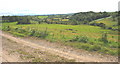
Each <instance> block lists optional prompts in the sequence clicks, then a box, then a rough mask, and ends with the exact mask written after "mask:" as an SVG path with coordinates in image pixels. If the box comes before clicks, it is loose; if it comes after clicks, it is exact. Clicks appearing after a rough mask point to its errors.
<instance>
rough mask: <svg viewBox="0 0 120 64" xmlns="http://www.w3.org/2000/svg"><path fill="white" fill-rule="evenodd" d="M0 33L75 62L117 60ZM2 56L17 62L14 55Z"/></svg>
mask: <svg viewBox="0 0 120 64" xmlns="http://www.w3.org/2000/svg"><path fill="white" fill-rule="evenodd" d="M0 35H1V36H3V37H4V38H7V39H10V40H12V41H14V42H17V43H19V44H22V45H23V46H29V47H31V48H34V49H40V50H43V51H47V52H48V53H50V54H53V55H58V56H60V57H64V58H67V59H74V60H75V61H76V62H117V58H116V57H112V56H106V57H105V56H101V55H98V57H95V56H94V54H93V57H92V55H91V54H87V53H88V52H86V54H84V53H83V52H82V51H81V52H80V51H78V53H81V54H76V53H75V52H74V51H70V50H69V49H68V51H64V50H63V49H62V47H61V49H58V48H59V46H58V45H57V46H58V48H56V47H54V46H53V47H52V46H51V47H50V46H49V45H51V44H52V43H51V44H50V43H49V44H45V42H44V45H41V44H43V43H41V44H36V43H34V41H30V40H27V39H22V38H17V37H13V36H12V35H9V34H5V33H1V34H0ZM63 47H64V46H63ZM64 49H65V48H64ZM66 50H67V49H66ZM69 51H70V52H69ZM5 52H6V51H3V53H5ZM3 56H4V57H3V60H4V61H12V62H13V61H14V62H17V60H14V57H13V58H11V57H10V56H7V55H5V54H4V55H3ZM5 57H7V58H5ZM5 59H9V60H5Z"/></svg>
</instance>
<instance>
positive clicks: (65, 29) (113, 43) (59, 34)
mask: <svg viewBox="0 0 120 64" xmlns="http://www.w3.org/2000/svg"><path fill="white" fill-rule="evenodd" d="M2 30H4V31H7V32H10V33H12V34H14V35H16V36H22V37H25V36H34V37H38V38H43V39H46V40H48V41H51V42H56V43H57V42H59V43H62V44H64V45H68V46H72V47H74V48H79V49H85V50H88V51H96V52H99V53H101V54H104V53H106V54H110V55H117V53H118V50H117V47H118V32H117V31H112V30H108V29H102V28H101V27H98V26H90V25H61V24H26V25H16V22H11V23H3V24H2ZM104 33H107V39H108V42H107V43H105V42H103V41H100V38H101V37H102V34H104Z"/></svg>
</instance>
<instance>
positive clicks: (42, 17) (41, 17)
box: [38, 16, 48, 19]
mask: <svg viewBox="0 0 120 64" xmlns="http://www.w3.org/2000/svg"><path fill="white" fill-rule="evenodd" d="M47 17H48V16H38V18H40V19H44V18H47Z"/></svg>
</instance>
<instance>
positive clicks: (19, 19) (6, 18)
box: [2, 16, 30, 24]
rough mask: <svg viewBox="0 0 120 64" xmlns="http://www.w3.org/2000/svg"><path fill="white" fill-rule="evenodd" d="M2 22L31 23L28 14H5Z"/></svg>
mask: <svg viewBox="0 0 120 64" xmlns="http://www.w3.org/2000/svg"><path fill="white" fill-rule="evenodd" d="M2 22H3V23H4V22H18V23H17V24H30V18H28V17H27V16H3V17H2Z"/></svg>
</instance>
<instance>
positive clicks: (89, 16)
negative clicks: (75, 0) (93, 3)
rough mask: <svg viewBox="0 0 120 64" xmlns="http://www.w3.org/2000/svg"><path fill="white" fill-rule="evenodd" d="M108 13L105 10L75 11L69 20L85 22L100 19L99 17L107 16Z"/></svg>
mask: <svg viewBox="0 0 120 64" xmlns="http://www.w3.org/2000/svg"><path fill="white" fill-rule="evenodd" d="M109 16H110V14H109V13H107V12H98V13H95V12H92V11H90V12H80V13H76V14H74V15H72V16H71V17H70V21H73V20H75V21H79V22H80V23H81V24H87V23H89V22H90V21H93V20H96V19H100V18H105V17H109Z"/></svg>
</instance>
